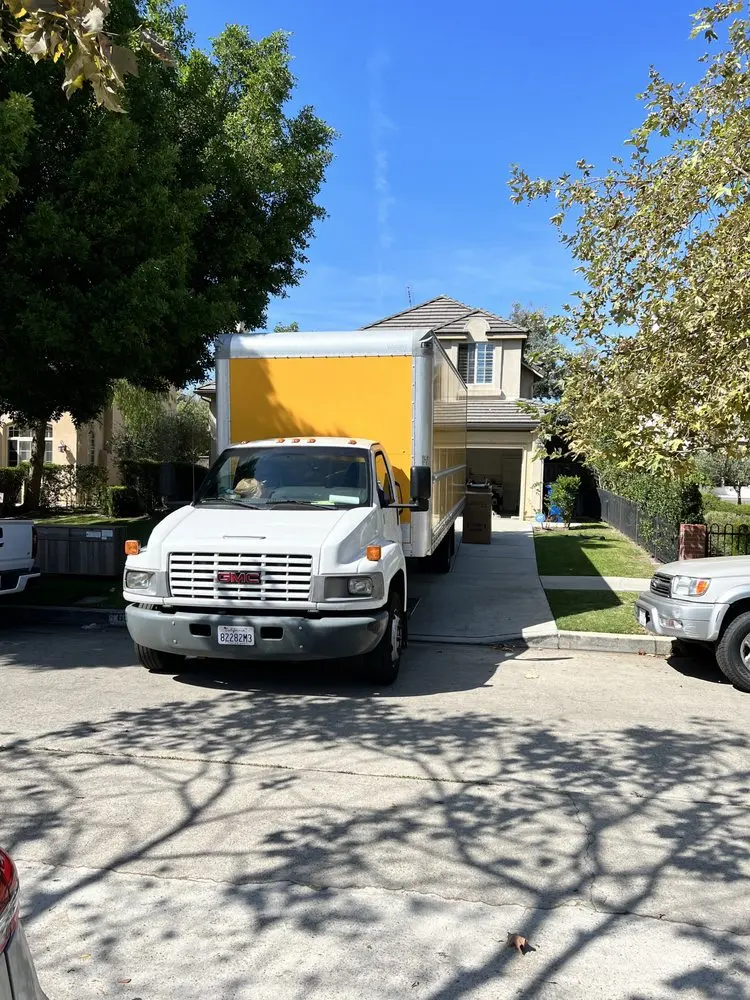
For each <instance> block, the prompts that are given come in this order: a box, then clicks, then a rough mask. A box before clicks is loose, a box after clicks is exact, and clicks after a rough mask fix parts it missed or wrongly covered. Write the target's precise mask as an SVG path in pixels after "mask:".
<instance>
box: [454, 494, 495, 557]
mask: <svg viewBox="0 0 750 1000" xmlns="http://www.w3.org/2000/svg"><path fill="white" fill-rule="evenodd" d="M461 540H462V541H463V542H466V544H467V545H489V544H490V543H491V542H492V490H491V489H476V488H474V489H469V490H468V491H467V493H466V506H465V507H464V530H463V536H462V539H461Z"/></svg>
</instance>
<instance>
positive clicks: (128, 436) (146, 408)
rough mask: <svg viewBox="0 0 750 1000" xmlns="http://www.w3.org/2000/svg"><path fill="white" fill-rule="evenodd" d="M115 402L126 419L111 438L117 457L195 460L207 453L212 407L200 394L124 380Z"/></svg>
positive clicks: (119, 386) (169, 460)
mask: <svg viewBox="0 0 750 1000" xmlns="http://www.w3.org/2000/svg"><path fill="white" fill-rule="evenodd" d="M114 403H115V406H116V407H117V409H118V410H119V411H120V413H121V414H122V418H123V423H124V426H123V430H122V431H121V432H119V433H118V434H116V435H115V437H114V439H113V442H112V447H113V450H114V453H115V456H116V457H117V459H131V460H136V461H137V460H141V459H149V460H151V461H154V462H191V463H195V462H197V461H198V460H199V459H200V458H202V457H203V456H204V455H207V454H208V452H209V450H210V447H211V427H210V409H209V407H208V404H207V403H206V402H204V401H203V400H202V399H199V398H198V397H197V396H194V395H191V394H189V393H175V392H172V393H169V394H164V393H153V392H149V391H148V390H146V389H140V388H138V387H137V386H132V385H130V384H129V383H127V382H121V383H119V384H118V385H117V387H116V390H115V394H114Z"/></svg>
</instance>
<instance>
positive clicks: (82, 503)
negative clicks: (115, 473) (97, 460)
mask: <svg viewBox="0 0 750 1000" xmlns="http://www.w3.org/2000/svg"><path fill="white" fill-rule="evenodd" d="M107 478H108V477H107V470H106V469H102V468H100V466H98V465H77V466H76V471H75V487H76V490H75V492H76V504H77V505H78V506H79V507H95V508H97V509H98V510H103V509H104V506H105V504H106V503H107Z"/></svg>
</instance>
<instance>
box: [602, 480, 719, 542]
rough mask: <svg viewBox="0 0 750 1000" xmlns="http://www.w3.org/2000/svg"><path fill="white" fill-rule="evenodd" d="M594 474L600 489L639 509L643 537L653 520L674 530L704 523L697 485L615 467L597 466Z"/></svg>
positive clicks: (647, 532)
mask: <svg viewBox="0 0 750 1000" xmlns="http://www.w3.org/2000/svg"><path fill="white" fill-rule="evenodd" d="M596 473H597V478H598V480H599V485H600V486H601V487H602V488H603V489H605V490H609V491H610V492H611V493H616V494H617V495H618V496H621V497H624V498H625V499H626V500H632V502H633V503H636V504H637V505H638V506H639V507H640V510H641V514H642V516H643V521H642V522H641V526H642V530H643V534H644V536H645V537H650V535H651V534H653V528H654V525H653V522H654V519H656V518H658V519H659V520H661V521H664V522H666V523H667V524H670V525H674V526H675V527H676V526H678V525H680V524H703V523H704V515H703V497H702V494H701V490H700V487H699V485H698V484H697V483H696V482H694V481H692V480H685V479H677V478H675V479H672V480H663V479H658V478H657V477H656V476H652V475H649V474H648V473H639V472H632V471H630V470H628V469H622V468H620V467H618V466H616V465H614V464H612V465H609V466H607V465H602V466H599V467H598V468H597V469H596Z"/></svg>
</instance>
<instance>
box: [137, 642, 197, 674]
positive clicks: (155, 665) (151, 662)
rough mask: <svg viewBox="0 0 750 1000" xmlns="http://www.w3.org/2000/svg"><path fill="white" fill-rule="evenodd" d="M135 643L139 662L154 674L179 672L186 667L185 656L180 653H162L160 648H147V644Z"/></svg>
mask: <svg viewBox="0 0 750 1000" xmlns="http://www.w3.org/2000/svg"><path fill="white" fill-rule="evenodd" d="M134 645H135V655H136V656H137V657H138V662H139V663H140V665H141V666H142V667H145V668H146V670H150V671H151V673H152V674H179V673H181V672H182V671H183V670H184V669H185V657H184V656H180V655H179V654H178V653H162V652H161V650H159V649H147V647H146V646H139V645H138V643H137V642H136V643H134Z"/></svg>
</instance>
